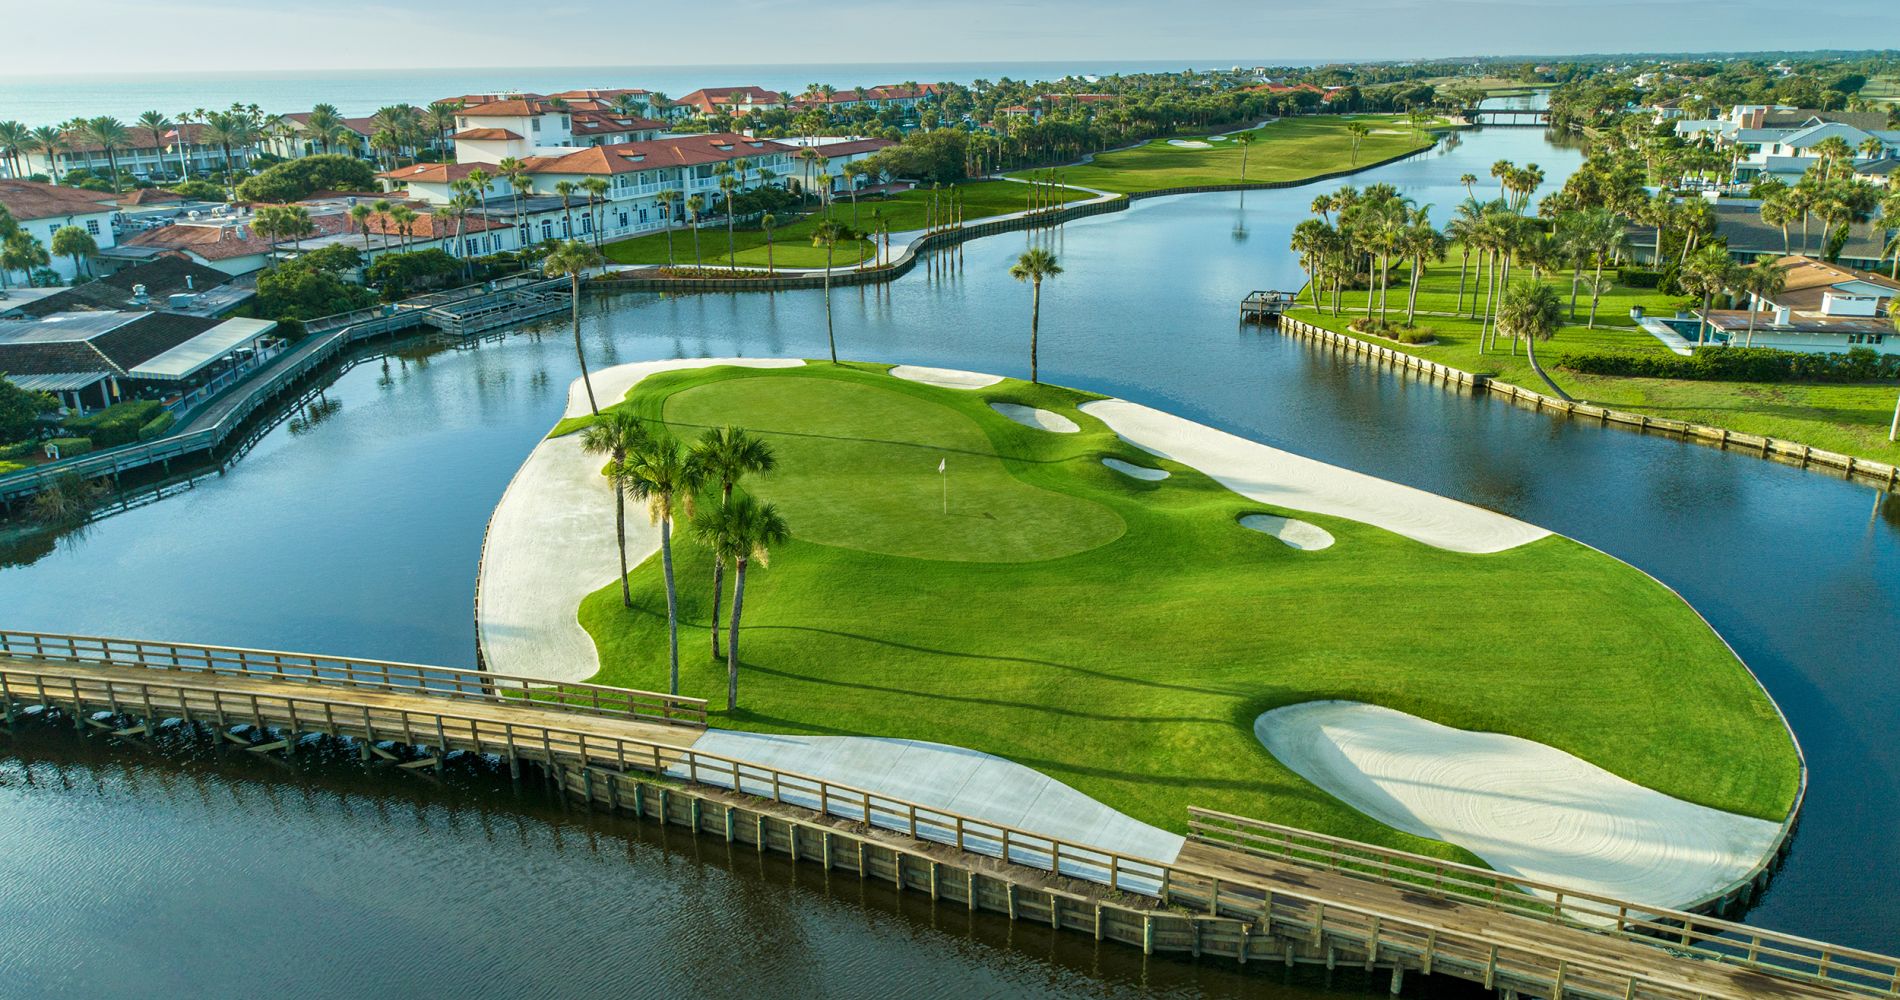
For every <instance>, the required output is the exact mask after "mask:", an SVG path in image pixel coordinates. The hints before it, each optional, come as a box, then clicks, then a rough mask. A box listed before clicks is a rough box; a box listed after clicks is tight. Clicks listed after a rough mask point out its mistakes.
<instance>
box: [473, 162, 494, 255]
mask: <svg viewBox="0 0 1900 1000" xmlns="http://www.w3.org/2000/svg"><path fill="white" fill-rule="evenodd" d="M494 181H495V175H493V174H491V173H489V172H488V171H486V170H484V169H482V168H481V167H476V168H475V169H473V170H471V171H469V172H468V186H469V187H470V188H471V189H472V190H474V192H475V197H477V198H479V199H481V204H482V222H483V224H486V223H487V222H488V186H489V185H490V184H492V183H494ZM491 246H492V244H491ZM495 249H497V250H499V249H501V248H500V247H495Z"/></svg>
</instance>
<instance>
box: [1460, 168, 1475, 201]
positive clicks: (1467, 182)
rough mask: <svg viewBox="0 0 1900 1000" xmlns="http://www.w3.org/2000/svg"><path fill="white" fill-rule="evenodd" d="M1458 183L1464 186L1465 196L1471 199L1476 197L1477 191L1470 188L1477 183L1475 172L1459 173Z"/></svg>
mask: <svg viewBox="0 0 1900 1000" xmlns="http://www.w3.org/2000/svg"><path fill="white" fill-rule="evenodd" d="M1458 183H1460V184H1463V185H1464V186H1465V197H1467V198H1473V199H1475V198H1477V197H1478V195H1477V193H1476V192H1474V191H1472V190H1471V186H1472V185H1473V184H1476V183H1478V175H1477V174H1459V175H1458Z"/></svg>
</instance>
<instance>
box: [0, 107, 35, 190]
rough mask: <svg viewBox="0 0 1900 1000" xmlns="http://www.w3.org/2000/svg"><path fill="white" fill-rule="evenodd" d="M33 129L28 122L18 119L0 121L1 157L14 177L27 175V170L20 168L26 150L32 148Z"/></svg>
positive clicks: (8, 171)
mask: <svg viewBox="0 0 1900 1000" xmlns="http://www.w3.org/2000/svg"><path fill="white" fill-rule="evenodd" d="M32 142H33V130H32V129H30V128H27V127H26V123H24V122H17V121H5V122H0V158H4V159H5V160H6V164H7V173H8V174H9V175H11V176H13V177H25V176H26V173H27V172H26V171H25V170H22V169H20V164H21V161H22V160H24V159H25V158H26V151H27V150H28V149H29V148H31V145H32Z"/></svg>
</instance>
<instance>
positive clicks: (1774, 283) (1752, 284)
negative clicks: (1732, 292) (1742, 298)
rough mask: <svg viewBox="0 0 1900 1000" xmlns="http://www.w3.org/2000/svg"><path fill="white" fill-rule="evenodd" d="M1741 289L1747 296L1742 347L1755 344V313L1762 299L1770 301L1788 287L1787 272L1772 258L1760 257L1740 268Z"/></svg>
mask: <svg viewBox="0 0 1900 1000" xmlns="http://www.w3.org/2000/svg"><path fill="white" fill-rule="evenodd" d="M1741 286H1742V290H1743V291H1745V292H1747V293H1748V295H1749V298H1748V336H1747V338H1746V339H1745V340H1743V342H1742V346H1743V347H1753V346H1755V313H1756V312H1758V311H1759V309H1760V306H1761V302H1762V300H1764V299H1767V300H1770V301H1772V300H1773V299H1774V297H1775V296H1777V295H1780V294H1781V293H1782V291H1783V290H1785V289H1786V288H1787V287H1788V272H1787V271H1784V270H1782V268H1781V265H1780V264H1777V263H1775V262H1774V261H1772V260H1767V259H1765V258H1764V259H1762V260H1758V261H1756V262H1755V263H1753V264H1750V265H1748V266H1747V267H1745V268H1742V274H1741Z"/></svg>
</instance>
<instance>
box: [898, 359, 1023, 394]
mask: <svg viewBox="0 0 1900 1000" xmlns="http://www.w3.org/2000/svg"><path fill="white" fill-rule="evenodd" d="M891 374H892V375H895V376H897V377H898V378H901V379H904V380H906V381H910V382H922V383H924V384H925V385H934V386H940V387H942V388H945V389H981V388H983V387H984V386H988V385H995V384H996V383H998V382H1001V381H1002V380H1003V376H1001V375H984V374H982V373H981V372H963V371H957V370H955V369H951V368H925V367H923V366H922V365H898V366H897V367H895V368H892V369H891Z"/></svg>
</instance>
